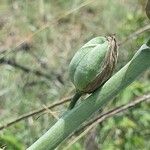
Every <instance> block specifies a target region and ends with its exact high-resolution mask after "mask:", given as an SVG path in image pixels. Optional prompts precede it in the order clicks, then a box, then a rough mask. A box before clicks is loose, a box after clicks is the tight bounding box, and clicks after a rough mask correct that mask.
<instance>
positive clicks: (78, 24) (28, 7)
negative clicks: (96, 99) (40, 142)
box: [0, 0, 150, 150]
mask: <svg viewBox="0 0 150 150" xmlns="http://www.w3.org/2000/svg"><path fill="white" fill-rule="evenodd" d="M145 4H146V0H132V1H131V0H115V1H114V0H101V1H99V0H88V1H82V0H57V1H55V0H39V1H37V0H24V1H20V0H1V1H0V126H2V125H4V124H6V123H7V122H9V121H11V120H13V119H15V118H17V117H19V116H20V115H22V114H24V113H27V112H30V111H32V110H35V109H39V108H44V107H46V106H47V105H48V104H51V103H53V102H56V101H59V100H61V99H62V98H64V97H68V96H71V95H73V93H74V86H73V85H72V83H71V82H70V79H69V77H68V65H69V62H70V60H71V58H72V57H73V55H74V53H75V52H76V51H77V49H78V48H80V47H81V46H82V45H83V44H84V43H85V42H86V41H88V40H90V39H91V38H93V37H96V36H100V35H102V36H105V35H108V34H115V35H116V38H117V41H118V42H121V41H123V40H124V39H126V37H128V35H130V34H132V33H133V32H134V31H137V30H138V29H140V28H143V27H144V26H147V25H148V24H149V20H148V18H147V17H146V14H145ZM149 35H150V30H147V31H146V32H143V33H142V34H140V35H138V36H133V37H132V38H131V39H130V40H128V41H126V42H124V43H123V44H121V45H120V47H119V60H118V65H117V68H116V71H117V70H119V69H120V68H121V67H122V66H123V65H125V64H126V63H127V62H128V61H129V60H130V58H131V57H132V56H133V54H134V53H135V51H136V50H137V49H138V48H139V47H140V46H141V45H142V44H143V43H144V42H145V41H146V40H147V39H148V37H149ZM14 64H15V65H14ZM16 64H19V65H20V66H21V67H17V66H16ZM24 67H25V68H24ZM23 68H24V69H23ZM26 69H29V70H26ZM35 70H38V72H35ZM39 72H42V73H43V74H42V75H39ZM149 92H150V72H149V71H147V72H145V73H144V74H142V75H141V76H140V77H139V78H138V80H136V81H135V82H134V83H133V84H131V85H130V86H129V87H128V88H126V89H125V90H124V91H122V92H121V93H120V94H119V95H118V96H117V97H116V98H115V99H114V101H113V102H111V103H109V104H108V105H107V106H106V107H105V108H104V109H105V110H109V109H110V108H114V107H115V106H119V105H121V104H125V103H127V102H129V101H132V100H133V99H134V98H135V97H137V96H141V95H143V94H146V93H149ZM67 106H68V104H65V105H61V106H59V107H57V108H55V109H53V110H52V111H53V113H54V114H55V116H59V115H60V114H61V113H62V112H64V111H65V109H66V108H67ZM149 106H150V105H148V103H142V104H140V105H138V106H136V107H135V108H134V109H131V110H128V111H126V112H124V113H123V114H119V115H117V116H116V117H113V118H110V119H108V120H106V121H105V122H103V123H102V124H100V125H98V126H97V127H96V129H95V130H96V135H95V136H94V138H93V140H91V141H88V138H89V135H90V134H88V135H87V136H85V137H83V138H81V139H80V140H78V142H76V143H75V144H73V145H72V146H71V147H70V150H83V149H88V144H89V142H93V144H95V145H96V147H97V149H102V150H135V149H136V150H149V149H150V142H149V140H150V136H149V135H150V115H149V108H150V107H149ZM55 121H56V118H54V116H52V115H51V113H49V111H46V112H44V113H42V114H40V115H36V116H33V117H29V118H27V119H25V120H23V121H20V122H18V123H16V124H14V125H12V126H10V127H8V128H5V129H3V130H1V131H0V147H1V148H4V149H6V150H23V149H25V148H27V147H28V146H29V145H31V144H32V143H33V142H34V141H35V140H37V138H38V137H40V136H41V135H42V134H43V133H45V131H47V129H49V128H50V126H51V125H52V124H53V123H54V122H55ZM87 141H88V142H87ZM66 144H67V141H66V142H64V143H63V144H62V145H61V148H60V149H63V148H64V147H65V146H66ZM95 149H96V148H95Z"/></svg>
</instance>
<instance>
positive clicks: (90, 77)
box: [69, 36, 118, 93]
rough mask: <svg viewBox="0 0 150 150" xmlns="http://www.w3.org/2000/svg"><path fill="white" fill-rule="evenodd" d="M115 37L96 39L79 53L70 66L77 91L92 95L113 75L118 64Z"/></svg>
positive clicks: (70, 72)
mask: <svg viewBox="0 0 150 150" xmlns="http://www.w3.org/2000/svg"><path fill="white" fill-rule="evenodd" d="M117 56H118V53H117V44H116V40H115V37H114V36H108V37H96V38H94V39H92V40H90V41H89V42H88V43H86V44H85V45H84V46H83V47H81V49H79V50H78V51H77V53H76V54H75V55H74V57H73V59H72V60H71V62H70V65H69V75H70V78H71V80H72V82H73V84H74V85H75V87H76V90H77V91H80V92H82V93H91V92H93V91H95V90H96V89H97V88H99V87H100V86H102V85H103V84H104V83H105V82H106V81H107V80H108V79H109V78H110V77H111V75H112V73H113V70H114V68H115V65H116V62H117Z"/></svg>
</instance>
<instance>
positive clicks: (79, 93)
mask: <svg viewBox="0 0 150 150" xmlns="http://www.w3.org/2000/svg"><path fill="white" fill-rule="evenodd" d="M81 95H82V93H81V92H78V91H77V92H76V93H75V95H74V97H73V98H72V100H71V102H70V105H69V107H68V110H71V109H72V108H74V106H75V104H76V102H77V101H78V100H79V98H80V97H81Z"/></svg>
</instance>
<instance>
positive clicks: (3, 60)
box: [0, 58, 63, 84]
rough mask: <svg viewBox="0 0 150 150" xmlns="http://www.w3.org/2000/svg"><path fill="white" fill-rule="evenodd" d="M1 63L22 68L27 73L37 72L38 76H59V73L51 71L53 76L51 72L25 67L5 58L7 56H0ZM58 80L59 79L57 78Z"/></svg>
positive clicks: (50, 77) (47, 77)
mask: <svg viewBox="0 0 150 150" xmlns="http://www.w3.org/2000/svg"><path fill="white" fill-rule="evenodd" d="M0 64H8V65H10V66H12V67H14V68H17V69H20V70H22V71H24V72H25V73H32V74H35V75H36V76H40V77H44V78H46V79H49V80H50V79H52V75H53V76H56V78H57V77H58V75H55V74H54V73H51V76H50V75H49V74H46V73H44V72H41V71H40V70H35V69H31V68H28V67H25V66H23V65H21V64H19V63H17V62H15V61H12V60H10V59H5V58H0ZM57 80H58V79H57ZM58 81H59V82H60V83H61V84H63V82H62V81H60V80H58Z"/></svg>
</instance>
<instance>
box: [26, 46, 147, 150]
mask: <svg viewBox="0 0 150 150" xmlns="http://www.w3.org/2000/svg"><path fill="white" fill-rule="evenodd" d="M148 67H150V47H147V46H146V45H145V44H144V45H143V46H142V47H141V48H140V50H138V52H137V53H136V54H135V55H134V57H133V58H132V60H131V61H130V62H128V63H127V64H126V65H125V66H124V67H123V68H122V69H121V70H119V71H118V72H117V73H116V74H115V75H114V76H112V77H111V78H110V79H109V80H108V81H107V82H106V83H105V84H104V85H103V86H102V87H101V89H100V90H99V89H98V90H96V91H95V92H94V93H93V94H91V96H89V97H88V98H86V99H85V100H84V101H83V102H82V103H81V104H79V105H78V106H77V107H75V108H74V109H72V110H70V111H68V112H66V114H65V115H64V116H62V118H60V119H59V120H58V121H57V122H56V123H55V124H54V126H52V127H51V128H50V129H49V130H48V131H47V132H46V133H45V134H44V135H43V136H41V137H40V138H39V139H38V140H37V141H36V142H35V143H34V144H33V145H31V146H30V147H29V148H28V149H27V150H53V149H55V148H56V147H57V146H58V144H60V143H61V142H62V141H63V140H64V139H65V138H66V137H68V136H69V135H70V134H71V133H72V132H73V131H75V130H76V129H77V128H78V127H79V126H80V125H81V124H82V123H83V122H84V121H85V120H87V119H88V118H89V117H90V116H91V115H92V114H93V113H94V112H95V111H97V110H99V109H100V108H102V107H104V106H105V105H106V104H107V103H108V102H109V101H110V100H112V98H113V97H115V96H116V95H117V94H118V93H119V92H120V91H121V90H123V89H124V88H126V87H127V86H128V85H129V84H131V83H132V82H133V81H134V80H135V79H136V77H138V76H139V75H140V74H141V73H143V72H144V71H145V70H146V69H147V68H148Z"/></svg>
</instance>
